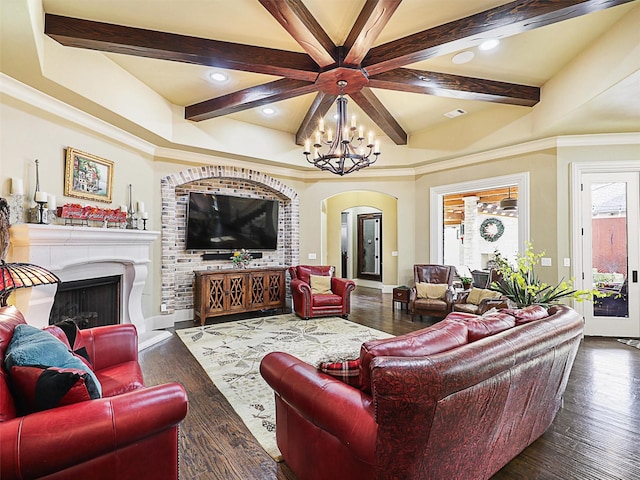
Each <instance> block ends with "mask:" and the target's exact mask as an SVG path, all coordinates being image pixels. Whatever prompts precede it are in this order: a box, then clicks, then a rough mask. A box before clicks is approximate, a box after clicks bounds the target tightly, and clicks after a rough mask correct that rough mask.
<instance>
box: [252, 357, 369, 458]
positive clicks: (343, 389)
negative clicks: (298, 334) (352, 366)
mask: <svg viewBox="0 0 640 480" xmlns="http://www.w3.org/2000/svg"><path fill="white" fill-rule="evenodd" d="M260 373H261V375H262V377H263V378H264V379H265V381H266V382H267V383H268V384H269V385H270V386H271V388H273V389H274V390H275V393H276V395H278V396H280V398H281V399H282V400H283V401H284V402H285V403H287V404H288V405H289V406H291V408H293V409H294V410H296V412H298V414H300V415H301V416H302V417H304V418H305V419H307V420H308V421H309V422H310V423H311V424H313V425H315V426H317V427H318V428H320V429H322V430H324V431H326V432H328V433H330V434H331V435H333V436H334V437H336V438H337V439H338V440H340V441H341V442H342V443H343V444H344V445H348V446H349V448H350V449H351V450H352V451H353V453H354V454H355V455H356V456H357V457H358V458H360V459H361V460H363V461H366V462H372V461H373V456H374V451H375V444H376V437H377V429H378V425H377V424H376V422H375V420H374V411H373V403H372V399H371V397H370V396H369V395H367V394H366V393H363V392H362V391H360V390H359V389H357V388H354V387H352V386H350V385H347V384H346V383H343V382H341V381H340V380H337V379H335V378H333V377H331V376H329V375H326V374H324V373H321V372H319V371H318V370H317V369H316V368H315V367H313V366H312V365H309V364H308V363H305V362H303V361H302V360H300V359H298V358H296V357H294V356H292V355H289V354H287V353H282V352H272V353H270V354H268V355H266V356H265V357H264V358H263V360H262V362H261V364H260Z"/></svg>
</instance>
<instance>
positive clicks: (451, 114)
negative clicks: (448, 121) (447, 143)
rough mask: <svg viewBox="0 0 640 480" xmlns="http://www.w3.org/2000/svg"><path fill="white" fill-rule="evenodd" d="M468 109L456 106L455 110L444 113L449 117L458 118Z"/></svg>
mask: <svg viewBox="0 0 640 480" xmlns="http://www.w3.org/2000/svg"><path fill="white" fill-rule="evenodd" d="M466 114H467V111H466V110H463V109H461V108H456V109H455V110H451V111H450V112H447V113H445V114H444V116H445V117H447V118H456V117H459V116H460V115H466Z"/></svg>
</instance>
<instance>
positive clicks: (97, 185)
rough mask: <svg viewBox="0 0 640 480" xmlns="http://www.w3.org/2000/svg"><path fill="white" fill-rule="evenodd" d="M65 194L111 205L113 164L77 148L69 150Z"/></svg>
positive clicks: (66, 162)
mask: <svg viewBox="0 0 640 480" xmlns="http://www.w3.org/2000/svg"><path fill="white" fill-rule="evenodd" d="M65 164H66V165H65V174H64V194H65V196H68V197H76V198H84V199H87V200H95V201H97V202H105V203H111V192H112V189H113V162H112V161H111V160H106V159H104V158H100V157H98V156H96V155H92V154H90V153H86V152H81V151H80V150H77V149H75V148H71V147H68V148H67V156H66V161H65Z"/></svg>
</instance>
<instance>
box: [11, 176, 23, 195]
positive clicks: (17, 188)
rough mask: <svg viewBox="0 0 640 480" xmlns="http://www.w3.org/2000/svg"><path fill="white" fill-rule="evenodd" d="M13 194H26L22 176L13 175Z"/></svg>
mask: <svg viewBox="0 0 640 480" xmlns="http://www.w3.org/2000/svg"><path fill="white" fill-rule="evenodd" d="M11 195H24V184H23V183H22V179H21V178H16V177H11Z"/></svg>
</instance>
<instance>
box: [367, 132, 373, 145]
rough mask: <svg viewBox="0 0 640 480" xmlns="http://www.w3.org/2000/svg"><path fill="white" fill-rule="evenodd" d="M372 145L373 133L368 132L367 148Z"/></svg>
mask: <svg viewBox="0 0 640 480" xmlns="http://www.w3.org/2000/svg"><path fill="white" fill-rule="evenodd" d="M371 145H373V132H369V141H368V142H367V146H371Z"/></svg>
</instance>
